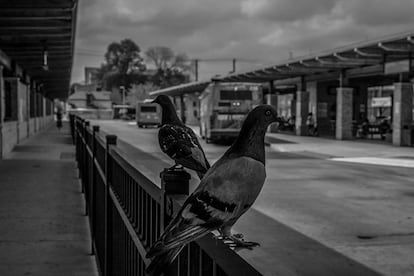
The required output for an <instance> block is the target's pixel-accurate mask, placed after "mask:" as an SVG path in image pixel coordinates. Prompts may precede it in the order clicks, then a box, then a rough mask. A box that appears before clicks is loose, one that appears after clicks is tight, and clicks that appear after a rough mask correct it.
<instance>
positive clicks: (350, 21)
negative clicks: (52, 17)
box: [72, 0, 414, 82]
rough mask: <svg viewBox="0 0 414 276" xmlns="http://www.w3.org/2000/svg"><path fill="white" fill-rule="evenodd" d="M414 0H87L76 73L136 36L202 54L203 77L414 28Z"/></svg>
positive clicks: (77, 77) (76, 76) (77, 76)
mask: <svg viewBox="0 0 414 276" xmlns="http://www.w3.org/2000/svg"><path fill="white" fill-rule="evenodd" d="M413 11H414V0H392V1H391V0H82V1H79V9H78V27H77V34H76V44H75V63H74V67H73V74H72V81H74V82H79V81H82V80H83V79H84V77H83V68H84V67H85V66H99V65H100V64H101V63H102V62H103V60H104V58H103V54H104V53H105V50H106V47H107V46H108V45H109V44H110V43H111V42H113V41H120V40H122V39H124V38H131V39H132V40H134V41H135V42H136V43H137V44H138V45H139V46H140V48H141V49H142V51H145V50H146V49H147V48H148V47H151V46H167V47H170V48H172V49H173V50H174V51H175V52H183V53H186V54H187V55H188V56H189V57H190V58H192V59H223V60H221V61H202V62H200V66H199V71H200V79H205V78H208V77H210V76H212V75H214V74H216V73H217V74H225V73H226V72H228V71H230V70H231V69H232V62H231V59H233V58H236V59H237V62H236V65H237V69H246V68H249V67H256V66H260V65H268V64H272V63H276V62H278V61H281V60H285V59H287V58H289V55H290V54H289V53H290V52H291V53H292V55H293V56H294V57H298V56H301V55H306V54H309V53H316V52H319V51H322V50H327V49H331V48H334V47H339V46H344V45H346V44H350V43H354V42H359V41H364V40H367V39H375V38H378V37H381V36H385V35H390V34H394V33H399V32H404V31H409V30H413V31H414V14H413Z"/></svg>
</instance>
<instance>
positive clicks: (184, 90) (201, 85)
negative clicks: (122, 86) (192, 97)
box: [149, 81, 210, 97]
mask: <svg viewBox="0 0 414 276" xmlns="http://www.w3.org/2000/svg"><path fill="white" fill-rule="evenodd" d="M209 84H210V81H200V82H190V83H185V84H180V85H176V86H172V87H168V88H165V89H161V90H157V91H154V92H151V93H149V95H150V96H151V97H155V96H158V95H161V94H163V95H168V96H173V97H174V96H180V95H184V94H192V93H196V92H203V90H204V89H206V87H207V86H208V85H209Z"/></svg>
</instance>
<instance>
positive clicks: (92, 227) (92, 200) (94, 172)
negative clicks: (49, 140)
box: [89, 126, 99, 255]
mask: <svg viewBox="0 0 414 276" xmlns="http://www.w3.org/2000/svg"><path fill="white" fill-rule="evenodd" d="M97 133H99V126H93V127H92V183H91V190H90V195H91V196H90V203H89V208H90V212H89V216H90V220H89V221H90V230H91V254H92V255H94V254H95V249H94V245H93V243H94V241H95V227H96V220H95V215H96V208H95V200H96V198H95V191H96V178H97V170H96V166H95V158H96V148H97V145H96V144H97V141H96V135H97Z"/></svg>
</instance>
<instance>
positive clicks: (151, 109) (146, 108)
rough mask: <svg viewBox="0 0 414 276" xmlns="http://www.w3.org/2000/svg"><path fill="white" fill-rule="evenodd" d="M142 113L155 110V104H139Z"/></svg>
mask: <svg viewBox="0 0 414 276" xmlns="http://www.w3.org/2000/svg"><path fill="white" fill-rule="evenodd" d="M141 112H142V113H150V112H153V113H154V112H157V107H155V106H141Z"/></svg>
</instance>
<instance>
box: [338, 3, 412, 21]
mask: <svg viewBox="0 0 414 276" xmlns="http://www.w3.org/2000/svg"><path fill="white" fill-rule="evenodd" d="M342 8H343V12H344V13H348V14H351V15H352V17H353V18H354V20H355V24H362V25H371V26H373V25H381V26H383V25H396V24H401V23H409V22H411V23H412V22H414V17H413V11H414V1H413V0H393V1H388V0H363V1H358V0H348V1H343V2H342Z"/></svg>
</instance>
